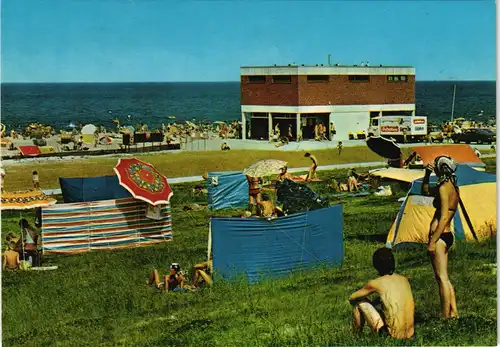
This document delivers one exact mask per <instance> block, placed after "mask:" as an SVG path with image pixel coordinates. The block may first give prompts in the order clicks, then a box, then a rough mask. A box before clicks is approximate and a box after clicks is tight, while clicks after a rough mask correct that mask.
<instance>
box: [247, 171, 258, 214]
mask: <svg viewBox="0 0 500 347" xmlns="http://www.w3.org/2000/svg"><path fill="white" fill-rule="evenodd" d="M247 180H248V195H249V197H250V199H249V203H248V210H249V211H250V212H252V211H253V206H254V205H255V206H256V209H258V207H257V206H258V204H259V203H260V200H261V197H260V191H261V189H260V186H259V183H260V182H261V179H260V178H259V177H250V176H247Z"/></svg>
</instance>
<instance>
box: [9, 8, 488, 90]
mask: <svg viewBox="0 0 500 347" xmlns="http://www.w3.org/2000/svg"><path fill="white" fill-rule="evenodd" d="M495 22H496V7H495V2H494V1H493V0H476V1H452V0H448V1H438V0H436V1H424V0H420V1H376V0H372V1H327V0H325V1H284V0H283V1H268V0H259V1H245V0H234V1H213V0H212V1H209V0H205V1H189V0H185V1H170V0H159V1H156V0H49V1H42V0H3V1H2V2H1V38H2V41H1V76H2V81H3V82H178V81H239V78H240V77H239V74H240V70H239V68H240V66H253V65H274V64H277V65H288V64H292V63H296V64H306V65H308V64H312V65H315V64H326V63H327V61H328V54H331V55H332V58H331V60H332V62H333V63H339V64H348V65H354V64H360V63H361V62H369V63H370V65H379V64H383V65H406V66H408V65H411V66H414V67H415V68H416V78H417V80H495V79H496V35H495V34H496V33H495V30H496V29H495V28H496V27H495Z"/></svg>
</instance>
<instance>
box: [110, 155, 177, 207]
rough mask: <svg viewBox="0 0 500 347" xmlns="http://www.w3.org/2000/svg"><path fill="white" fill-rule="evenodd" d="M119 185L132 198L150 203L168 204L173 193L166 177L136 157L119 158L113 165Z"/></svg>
mask: <svg viewBox="0 0 500 347" xmlns="http://www.w3.org/2000/svg"><path fill="white" fill-rule="evenodd" d="M114 170H115V172H116V175H117V176H118V180H119V182H120V185H121V186H123V187H124V188H125V189H127V190H128V191H129V192H130V194H132V195H133V196H134V198H136V199H139V200H143V201H146V202H147V203H149V204H151V205H160V204H168V203H169V201H170V197H171V196H172V195H173V194H174V193H173V192H172V189H170V186H169V185H168V182H167V178H166V177H165V176H163V175H162V174H161V173H159V172H158V170H156V169H155V167H154V166H153V165H151V164H148V163H145V162H143V161H140V160H139V159H136V158H121V159H119V160H118V164H117V165H116V166H115V167H114Z"/></svg>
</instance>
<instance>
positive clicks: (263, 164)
mask: <svg viewBox="0 0 500 347" xmlns="http://www.w3.org/2000/svg"><path fill="white" fill-rule="evenodd" d="M287 164H288V163H287V162H286V161H283V160H278V159H265V160H260V161H258V162H256V163H254V164H252V165H250V166H249V167H247V168H246V169H245V170H243V174H244V175H246V176H250V177H264V176H269V175H277V174H278V173H279V172H280V169H281V168H282V167H285V166H286V165H287Z"/></svg>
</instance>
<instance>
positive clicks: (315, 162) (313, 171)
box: [304, 152, 318, 181]
mask: <svg viewBox="0 0 500 347" xmlns="http://www.w3.org/2000/svg"><path fill="white" fill-rule="evenodd" d="M304 157H306V158H310V159H311V161H312V165H311V168H310V169H309V172H308V173H307V176H306V179H305V180H306V181H311V180H313V179H315V178H317V177H316V169H317V168H318V159H316V157H315V156H314V155H312V154H311V153H309V152H308V153H306V154H304Z"/></svg>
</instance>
